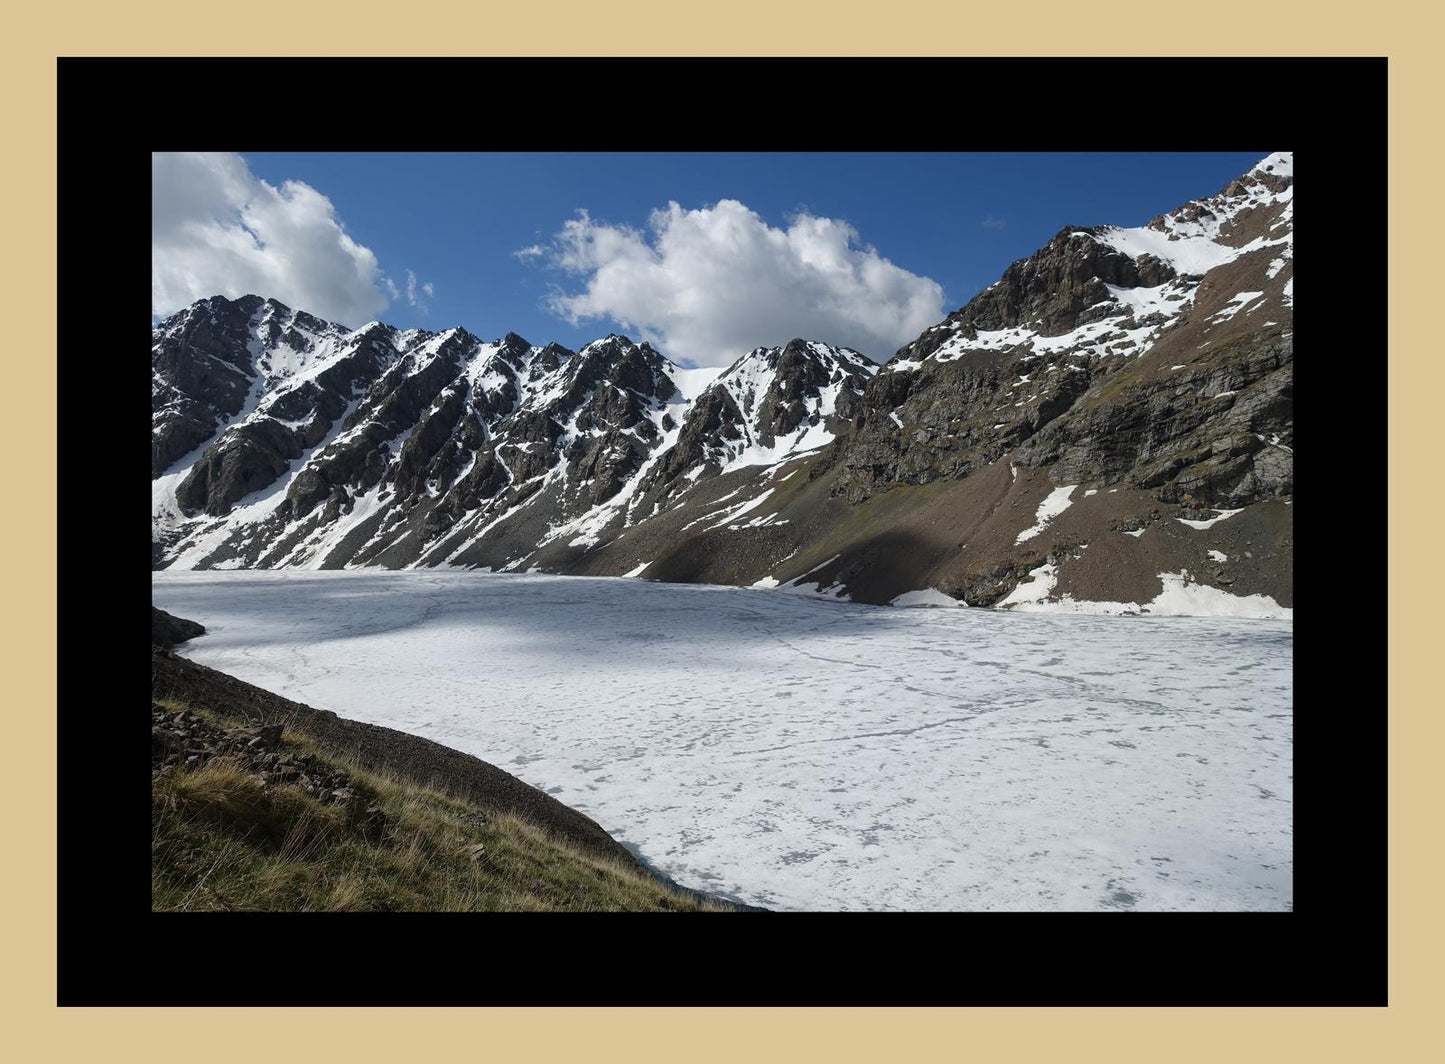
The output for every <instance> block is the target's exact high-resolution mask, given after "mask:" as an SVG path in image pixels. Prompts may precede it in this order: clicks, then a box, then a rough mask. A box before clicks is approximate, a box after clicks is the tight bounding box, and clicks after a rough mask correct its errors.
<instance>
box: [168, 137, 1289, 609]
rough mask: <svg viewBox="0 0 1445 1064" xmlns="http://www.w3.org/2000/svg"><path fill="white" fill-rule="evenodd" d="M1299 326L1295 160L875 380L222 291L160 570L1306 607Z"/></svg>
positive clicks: (842, 363) (211, 304)
mask: <svg viewBox="0 0 1445 1064" xmlns="http://www.w3.org/2000/svg"><path fill="white" fill-rule="evenodd" d="M1292 319H1293V158H1292V155H1291V154H1290V153H1276V154H1273V155H1270V156H1268V157H1267V158H1265V159H1263V160H1261V161H1260V162H1259V163H1258V164H1257V165H1256V166H1255V167H1254V168H1252V169H1251V170H1250V172H1249V173H1247V174H1245V175H1243V176H1241V177H1239V178H1237V179H1236V180H1234V181H1231V182H1230V183H1229V184H1228V185H1227V186H1226V187H1225V188H1223V189H1221V190H1220V191H1219V192H1217V193H1216V194H1214V195H1212V196H1208V197H1205V198H1203V199H1199V200H1194V201H1191V202H1190V203H1187V204H1185V205H1183V206H1181V207H1178V208H1176V209H1174V210H1171V211H1168V212H1166V213H1163V214H1160V215H1159V216H1157V217H1156V218H1154V219H1153V220H1151V221H1150V222H1149V223H1148V224H1147V225H1144V226H1141V227H1138V228H1120V227H1118V226H1114V225H1092V226H1066V227H1064V228H1063V229H1061V230H1060V231H1059V233H1058V234H1057V235H1056V236H1054V237H1053V239H1051V240H1050V241H1049V242H1048V243H1047V244H1045V245H1044V246H1043V247H1041V248H1040V249H1038V250H1037V251H1036V252H1034V253H1033V254H1032V255H1030V256H1028V257H1027V258H1024V259H1021V260H1019V261H1017V262H1015V263H1013V264H1012V265H1011V266H1009V267H1008V269H1007V270H1005V271H1004V274H1003V276H1002V277H1001V278H1000V279H999V280H998V281H996V282H994V283H993V284H992V285H990V286H989V287H988V288H986V289H984V290H983V291H982V292H980V293H979V294H978V295H977V296H975V297H974V298H973V299H972V300H970V301H969V302H968V303H967V304H966V305H965V306H963V307H962V308H960V309H958V310H957V311H955V312H954V313H952V314H950V315H948V316H947V317H946V318H945V319H944V320H942V321H940V322H938V323H937V324H935V325H933V326H931V327H930V328H928V329H927V330H925V331H924V332H923V334H922V335H920V336H919V337H917V338H916V339H914V340H913V341H912V342H911V343H909V344H907V345H905V346H904V347H902V348H900V349H899V350H898V351H897V352H896V353H895V354H894V355H893V356H892V357H891V358H890V359H889V360H888V361H887V362H886V363H884V364H883V365H881V366H880V365H877V364H875V363H873V362H872V361H871V360H869V359H868V358H867V357H865V356H863V355H862V354H860V353H858V352H857V351H852V350H849V349H847V348H844V347H839V346H836V345H833V344H830V343H828V342H826V338H819V339H794V340H792V341H790V342H788V343H786V344H784V345H782V346H779V347H760V348H757V349H755V350H753V351H750V352H748V353H747V354H745V355H743V356H742V357H740V358H739V359H738V360H737V361H736V362H734V363H733V364H732V365H731V366H729V367H727V368H726V369H723V370H720V371H719V370H717V369H689V368H685V367H684V366H682V365H679V364H678V363H676V362H674V361H672V360H670V359H669V358H667V357H664V356H663V355H662V354H661V353H660V352H658V351H657V350H655V349H654V348H652V347H651V346H650V345H649V344H647V343H645V342H643V343H634V342H633V341H632V340H630V339H628V338H627V337H625V336H619V335H609V336H606V337H603V338H601V339H598V340H595V341H593V342H591V343H589V344H587V345H585V346H584V347H582V348H581V350H579V351H575V352H574V351H570V350H568V349H566V348H564V347H561V346H559V345H557V344H548V345H547V346H545V347H538V346H534V345H532V344H530V343H529V342H528V341H527V340H524V339H523V338H521V337H520V336H517V335H516V334H513V333H508V334H507V335H505V336H503V337H501V338H500V339H494V340H483V339H481V338H479V337H478V336H475V335H473V334H472V333H470V332H468V331H467V330H465V329H463V328H454V329H450V330H447V331H445V332H440V333H436V332H429V331H426V330H419V329H407V330H400V329H396V328H393V327H391V326H388V325H385V324H382V323H380V322H370V323H368V324H366V325H364V326H362V327H361V328H359V329H348V328H345V327H343V326H340V325H337V324H334V323H331V322H327V321H323V320H321V319H319V318H317V317H314V316H312V315H311V314H308V313H307V312H305V311H304V310H299V309H297V310H293V309H292V308H290V307H287V306H284V305H283V304H281V303H279V302H277V301H276V300H274V299H267V298H264V297H262V296H259V295H248V296H245V297H242V298H240V299H235V300H231V299H226V298H223V297H221V296H216V297H213V298H210V299H206V300H202V301H200V302H197V303H195V304H193V305H191V306H190V307H187V308H186V309H184V310H182V311H180V312H179V313H177V314H175V315H173V316H172V317H170V318H167V319H165V320H164V321H162V322H160V323H159V325H157V326H156V327H155V328H154V329H153V330H152V346H151V397H152V428H151V478H152V480H151V498H152V510H151V514H152V531H151V551H152V566H153V568H167V567H177V568H215V569H227V568H276V567H301V568H341V567H348V568H350V567H358V566H379V567H387V568H407V567H429V566H460V567H468V568H478V569H485V570H489V571H494V572H532V571H540V572H548V573H568V574H589V575H601V576H634V577H642V578H645V579H652V580H664V581H684V582H708V583H720V584H734V585H746V586H753V587H758V588H771V589H777V590H779V591H790V592H802V593H809V594H821V595H826V596H830V597H839V598H847V599H851V600H853V601H857V602H866V603H877V604H883V603H895V604H898V605H914V604H917V605H955V604H966V605H969V606H993V607H1000V608H1006V609H1016V610H1058V611H1077V612H1104V613H1154V614H1199V613H1203V614H1231V615H1249V616H1276V617H1278V616H1290V615H1291V610H1292V606H1291V603H1292V599H1293V596H1292V581H1293V520H1292V512H1291V504H1292V502H1293V443H1294V441H1293V424H1294V422H1293V331H1292ZM681 354H684V355H685V352H684V353H681Z"/></svg>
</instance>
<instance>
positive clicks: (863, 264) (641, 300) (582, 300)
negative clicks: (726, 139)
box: [515, 200, 943, 365]
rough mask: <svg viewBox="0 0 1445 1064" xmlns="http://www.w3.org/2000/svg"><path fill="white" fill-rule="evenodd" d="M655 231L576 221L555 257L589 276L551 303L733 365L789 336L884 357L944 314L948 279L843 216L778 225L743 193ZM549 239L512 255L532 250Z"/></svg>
mask: <svg viewBox="0 0 1445 1064" xmlns="http://www.w3.org/2000/svg"><path fill="white" fill-rule="evenodd" d="M649 230H650V231H649V232H647V233H644V232H642V231H639V230H636V229H632V228H630V227H627V226H620V225H608V224H604V223H601V222H594V221H593V220H592V218H591V217H590V216H589V215H588V213H587V212H586V211H585V210H582V211H578V212H577V217H576V218H574V219H572V220H571V221H568V222H567V223H566V224H565V225H564V226H563V228H562V231H561V232H560V233H558V234H557V235H556V237H555V238H554V240H553V242H552V246H551V248H550V250H549V251H548V253H547V254H548V261H549V262H550V263H551V264H552V265H554V266H556V267H559V268H560V269H562V270H564V271H566V272H568V273H572V274H576V275H579V276H583V277H585V279H586V280H585V287H584V288H583V289H582V290H581V291H579V292H570V293H569V292H565V291H562V290H560V289H558V290H554V291H553V293H552V294H551V296H550V297H549V298H548V300H547V304H548V306H549V308H550V309H551V310H552V311H553V312H555V313H557V314H559V315H561V316H562V317H564V318H566V319H567V320H568V321H570V322H571V323H572V324H574V325H576V324H578V323H579V322H581V321H582V320H583V319H590V318H610V319H612V320H613V321H616V322H617V323H618V324H619V325H621V326H622V328H623V329H625V330H627V331H631V332H633V333H635V334H637V335H639V336H641V337H642V338H644V339H647V340H648V341H650V342H652V343H654V344H657V345H658V346H660V347H662V348H663V349H664V350H665V351H666V353H667V354H668V355H669V356H671V357H672V358H674V359H690V360H692V361H694V362H696V363H698V364H699V365H725V364H727V363H728V362H731V361H732V360H733V359H735V358H736V357H737V356H738V355H740V354H742V353H744V352H746V351H748V350H750V349H752V348H754V347H757V346H759V345H763V344H768V345H773V344H781V343H785V342H787V341H788V340H791V339H792V338H793V337H804V338H806V339H812V340H823V341H826V342H829V343H835V344H843V345H845V346H848V347H854V348H857V349H858V350H860V351H862V352H864V353H865V354H868V355H871V356H873V357H874V358H879V359H881V358H886V357H887V356H889V355H891V354H892V353H893V352H894V351H895V350H896V349H897V348H899V347H900V346H902V345H903V344H905V343H907V342H908V341H910V340H912V339H913V338H914V337H916V336H917V335H918V334H919V333H920V332H922V331H923V330H924V329H925V328H927V327H928V326H930V325H932V324H934V323H935V322H937V321H938V320H939V319H940V318H942V317H943V289H942V288H941V287H940V286H939V285H938V284H937V283H936V282H935V281H933V280H930V279H929V278H927V277H919V276H918V275H916V274H913V273H910V272H908V271H907V270H905V269H902V268H901V267H898V266H895V265H894V264H893V263H892V262H890V261H889V260H887V259H885V258H883V257H882V256H881V255H879V254H878V252H877V251H876V250H875V249H874V248H872V247H871V246H862V245H860V244H859V235H858V232H857V230H855V229H854V228H853V227H852V226H851V225H849V224H848V223H847V222H844V221H839V220H836V219H832V218H818V217H815V216H812V215H808V214H803V215H800V216H798V217H797V218H795V219H794V220H793V221H792V222H791V223H790V224H789V225H788V227H787V228H786V229H780V228H775V227H773V226H770V225H768V224H767V223H766V222H764V221H763V219H762V218H760V217H759V216H758V215H757V214H756V213H755V212H754V211H752V210H750V209H749V208H748V207H746V206H745V205H744V204H742V203H739V202H738V201H737V200H720V201H719V202H718V203H717V204H716V205H714V206H711V207H704V208H702V209H701V210H684V209H683V208H682V207H680V206H679V205H678V204H677V203H675V202H674V203H669V204H668V205H667V207H666V208H665V209H662V210H656V211H653V212H652V215H651V218H650V219H649ZM541 251H542V249H541V248H538V247H535V246H534V247H531V248H523V249H521V250H520V251H518V252H515V254H516V255H517V256H518V257H519V258H521V259H522V260H523V261H526V260H528V259H530V258H535V257H537V255H538V254H539V253H541Z"/></svg>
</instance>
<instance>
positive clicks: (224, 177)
mask: <svg viewBox="0 0 1445 1064" xmlns="http://www.w3.org/2000/svg"><path fill="white" fill-rule="evenodd" d="M248 293H254V294H256V295H262V296H268V297H272V298H275V299H279V300H280V301H281V302H283V303H286V304H288V305H290V306H292V307H295V308H297V309H301V310H306V311H309V312H311V313H313V314H317V315H319V316H320V317H322V318H326V319H329V320H331V321H336V322H339V323H342V324H348V325H359V324H361V323H362V322H363V321H365V320H366V319H368V318H370V317H372V316H374V315H375V314H377V313H378V312H380V311H381V310H383V309H384V308H385V307H386V306H387V304H388V303H389V302H390V300H391V299H394V298H395V297H396V294H397V292H396V286H395V285H394V284H392V282H391V281H390V280H389V279H387V278H385V277H383V276H382V274H381V267H380V265H379V264H378V263H377V261H376V256H375V255H374V254H373V253H372V252H371V250H370V249H369V248H366V247H363V246H362V245H361V244H358V243H357V242H356V241H354V240H352V239H351V237H349V236H348V235H347V234H346V231H345V229H344V228H343V227H342V224H341V219H340V218H338V217H337V215H336V208H335V207H334V206H333V205H332V203H331V201H330V200H329V199H327V198H326V197H325V196H324V195H322V194H321V193H320V192H318V191H316V189H314V188H312V187H311V186H310V185H307V184H304V183H303V182H300V181H286V182H283V183H282V185H281V187H280V188H277V187H275V186H274V185H271V184H269V183H267V182H266V181H263V180H261V179H260V178H258V177H256V176H255V175H254V174H252V173H251V170H250V167H248V166H247V165H246V161H245V160H244V159H242V158H241V156H239V155H237V154H235V153H234V152H176V153H172V152H157V153H155V154H152V155H151V313H152V314H156V315H161V316H164V315H167V314H172V313H174V312H175V311H177V310H179V309H181V308H182V307H185V306H187V305H189V304H191V303H193V302H195V301H196V300H197V299H204V298H205V297H207V296H213V295H217V294H220V295H224V296H228V297H230V298H233V299H234V298H236V297H238V296H242V295H246V294H248Z"/></svg>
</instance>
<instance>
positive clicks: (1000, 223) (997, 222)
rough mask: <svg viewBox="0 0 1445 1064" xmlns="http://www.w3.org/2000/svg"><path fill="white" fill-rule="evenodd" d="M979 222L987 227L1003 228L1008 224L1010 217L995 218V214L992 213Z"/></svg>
mask: <svg viewBox="0 0 1445 1064" xmlns="http://www.w3.org/2000/svg"><path fill="white" fill-rule="evenodd" d="M978 224H979V225H981V226H983V227H984V228H985V229H1002V228H1003V227H1004V226H1006V225H1008V219H1007V218H995V217H994V216H993V215H991V214H990V215H989V216H988V217H987V218H985V219H984V220H983V221H981V222H979V223H978Z"/></svg>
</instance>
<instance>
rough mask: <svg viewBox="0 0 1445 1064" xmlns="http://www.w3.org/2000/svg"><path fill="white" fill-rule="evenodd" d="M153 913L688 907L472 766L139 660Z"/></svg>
mask: <svg viewBox="0 0 1445 1064" xmlns="http://www.w3.org/2000/svg"><path fill="white" fill-rule="evenodd" d="M151 899H152V907H153V908H154V909H157V910H170V911H198V910H285V911H347V910H352V911H359V910H393V911H402V910H407V911H418V910H421V911H503V910H505V911H554V910H610V911H619V910H621V911H638V910H642V911H696V910H722V909H727V908H731V906H728V905H726V904H725V903H720V902H713V901H709V900H706V899H703V898H700V897H699V896H697V895H695V894H692V893H691V892H688V891H685V890H681V889H676V888H674V887H672V886H671V885H669V884H667V883H665V882H663V881H661V880H659V879H657V878H656V877H654V876H653V875H650V874H649V873H648V872H647V871H646V870H645V869H643V868H642V867H641V866H640V865H639V864H638V863H637V861H636V860H635V859H634V858H633V857H632V856H631V855H630V854H629V853H628V852H627V851H626V850H625V849H623V848H622V847H621V846H620V845H619V844H618V843H617V842H616V841H615V840H613V839H612V838H611V837H610V836H608V835H607V834H606V832H604V831H603V830H602V829H601V828H600V827H598V826H597V825H596V824H595V823H593V822H592V821H591V820H589V819H588V818H586V817H585V816H583V815H582V814H581V813H578V812H576V811H575V810H572V809H570V808H568V807H567V806H564V805H562V804H561V803H560V802H557V801H556V800H555V799H553V798H551V797H550V796H549V795H546V794H543V793H542V792H540V791H537V790H535V789H534V788H531V787H529V786H527V785H526V784H524V783H522V782H521V781H520V780H517V779H516V778H515V777H513V776H510V775H509V774H507V773H505V772H502V770H500V769H498V768H496V767H495V766H492V765H488V764H487V763H485V762H483V761H480V760H478V759H476V758H473V757H469V756H468V755H465V754H461V753H459V752H458V751H455V750H450V749H449V748H446V747H442V746H440V745H439V744H436V743H431V742H429V741H428V740H424V739H420V738H418V737H416V736H409V735H406V734H404V733H401V732H394V731H391V729H387V728H379V727H376V726H373V725H367V724H361V723H359V722H356V721H347V720H343V719H341V718H338V717H336V716H335V715H334V714H331V713H327V712H326V711H324V710H315V709H312V708H310V707H308V706H304V705H302V704H300V703H295V702H290V701H289V700H287V699H283V698H280V697H279V696H277V695H273V694H271V693H270V692H267V691H263V690H261V689H260V688H256V687H252V686H251V685H249V684H244V683H242V682H241V681H239V680H236V679H235V678H234V677H230V676H227V675H225V674H224V673H219V672H216V671H215V670H212V669H206V668H205V667H203V666H200V665H196V664H195V663H193V662H190V661H187V660H185V659H184V658H180V657H178V656H176V655H174V654H172V653H170V652H169V651H166V650H163V649H159V648H156V649H154V650H153V651H152V784H151Z"/></svg>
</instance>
